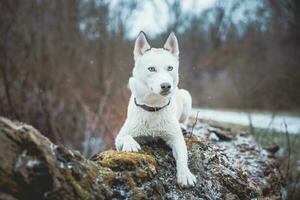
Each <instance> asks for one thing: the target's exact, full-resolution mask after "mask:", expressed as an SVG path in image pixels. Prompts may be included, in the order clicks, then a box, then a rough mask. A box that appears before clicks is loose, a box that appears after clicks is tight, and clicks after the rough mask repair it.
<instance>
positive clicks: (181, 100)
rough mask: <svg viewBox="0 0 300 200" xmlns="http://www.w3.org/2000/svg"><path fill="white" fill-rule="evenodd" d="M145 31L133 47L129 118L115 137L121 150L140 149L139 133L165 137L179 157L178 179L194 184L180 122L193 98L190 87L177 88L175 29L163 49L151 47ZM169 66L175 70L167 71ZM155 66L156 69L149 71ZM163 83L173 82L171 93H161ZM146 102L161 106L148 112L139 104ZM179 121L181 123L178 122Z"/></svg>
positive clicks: (180, 181)
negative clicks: (133, 62) (136, 138)
mask: <svg viewBox="0 0 300 200" xmlns="http://www.w3.org/2000/svg"><path fill="white" fill-rule="evenodd" d="M149 49H150V45H149V44H148V42H147V40H146V37H145V35H144V33H143V32H141V33H140V34H139V37H138V38H137V40H136V43H135V48H134V59H135V66H134V69H133V76H132V77H131V78H130V79H129V88H130V90H131V92H132V95H131V98H130V101H129V105H128V113H127V119H126V121H125V123H124V125H123V127H122V128H121V130H120V132H119V134H118V135H117V137H116V141H115V144H116V148H117V150H119V151H128V152H137V151H139V150H140V149H141V147H140V145H139V144H138V143H137V142H136V141H135V140H134V137H137V136H153V137H160V138H162V139H163V140H164V141H165V142H166V143H167V144H168V145H169V146H170V147H171V148H172V152H173V156H174V158H175V159H176V167H177V182H178V183H179V184H180V185H182V186H194V184H195V183H196V177H195V176H194V175H193V174H192V173H191V172H190V170H189V168H188V155H187V148H186V144H185V141H184V137H183V135H182V132H181V127H180V123H181V124H186V122H187V119H188V117H189V114H190V111H191V107H192V99H191V96H190V94H189V92H188V91H186V90H183V89H178V87H177V85H178V81H179V80H178V79H179V78H178V65H179V61H178V55H179V50H178V42H177V39H176V36H175V35H174V33H171V34H170V36H169V37H168V39H167V41H166V43H165V45H164V49H162V48H152V49H150V50H149ZM168 66H172V67H173V70H172V71H168ZM149 67H155V69H156V71H155V72H151V71H149V69H148V68H149ZM161 83H168V84H170V85H171V89H170V93H169V94H167V95H166V94H165V95H162V94H161V90H162V89H161V86H160V85H161ZM134 98H136V101H137V103H138V104H145V105H147V106H152V107H162V106H164V105H166V104H167V103H168V102H169V101H170V104H169V105H168V106H166V107H165V108H163V109H161V110H159V111H157V112H149V111H146V110H144V109H142V108H141V107H138V106H136V104H135V102H134ZM179 122H180V123H179Z"/></svg>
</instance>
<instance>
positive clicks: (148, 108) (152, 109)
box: [134, 98, 171, 112]
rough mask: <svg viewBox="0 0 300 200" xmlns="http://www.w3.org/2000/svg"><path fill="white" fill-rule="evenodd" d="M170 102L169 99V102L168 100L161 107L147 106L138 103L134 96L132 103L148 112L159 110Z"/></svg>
mask: <svg viewBox="0 0 300 200" xmlns="http://www.w3.org/2000/svg"><path fill="white" fill-rule="evenodd" d="M170 102H171V100H169V102H168V103H167V104H166V105H164V106H162V107H151V106H147V105H145V104H138V103H137V102H136V98H134V103H135V105H136V106H139V107H141V108H143V109H144V110H146V111H148V112H157V111H159V110H161V109H163V108H165V107H167V106H168V105H169V104H170Z"/></svg>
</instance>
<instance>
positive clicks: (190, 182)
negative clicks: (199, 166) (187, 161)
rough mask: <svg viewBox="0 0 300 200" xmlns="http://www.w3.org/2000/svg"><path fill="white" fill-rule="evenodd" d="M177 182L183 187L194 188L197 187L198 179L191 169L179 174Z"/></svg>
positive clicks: (181, 171)
mask: <svg viewBox="0 0 300 200" xmlns="http://www.w3.org/2000/svg"><path fill="white" fill-rule="evenodd" d="M177 182H178V183H179V185H181V186H183V187H192V186H195V184H196V182H197V179H196V177H195V176H194V175H193V174H192V173H191V172H190V170H189V169H184V170H180V171H178V172H177Z"/></svg>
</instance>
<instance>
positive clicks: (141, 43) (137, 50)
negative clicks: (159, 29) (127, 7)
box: [133, 31, 151, 60]
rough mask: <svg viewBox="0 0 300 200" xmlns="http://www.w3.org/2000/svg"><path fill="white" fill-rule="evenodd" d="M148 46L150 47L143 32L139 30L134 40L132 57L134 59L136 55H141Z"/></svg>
mask: <svg viewBox="0 0 300 200" xmlns="http://www.w3.org/2000/svg"><path fill="white" fill-rule="evenodd" d="M150 48H151V47H150V45H149V43H148V41H147V38H146V35H145V33H144V32H143V31H141V32H140V33H139V36H138V37H137V39H136V41H135V46H134V50H133V54H134V59H135V60H136V59H137V58H138V57H140V56H142V55H143V54H144V53H145V52H146V51H147V50H148V49H150Z"/></svg>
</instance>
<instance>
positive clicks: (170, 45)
mask: <svg viewBox="0 0 300 200" xmlns="http://www.w3.org/2000/svg"><path fill="white" fill-rule="evenodd" d="M164 49H166V50H168V51H170V53H171V54H173V55H174V56H176V57H178V56H179V47H178V41H177V38H176V36H175V34H174V32H172V33H170V35H169V37H168V39H167V41H166V43H165V45H164Z"/></svg>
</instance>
